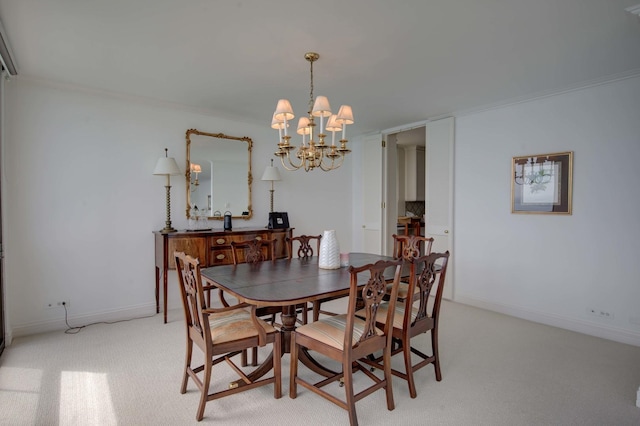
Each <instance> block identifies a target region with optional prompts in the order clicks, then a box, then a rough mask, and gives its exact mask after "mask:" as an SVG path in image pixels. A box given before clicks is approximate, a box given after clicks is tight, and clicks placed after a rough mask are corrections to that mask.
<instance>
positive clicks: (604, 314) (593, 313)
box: [587, 308, 614, 319]
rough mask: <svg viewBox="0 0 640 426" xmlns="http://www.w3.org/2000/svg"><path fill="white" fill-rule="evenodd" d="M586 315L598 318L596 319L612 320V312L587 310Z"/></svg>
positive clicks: (594, 309)
mask: <svg viewBox="0 0 640 426" xmlns="http://www.w3.org/2000/svg"><path fill="white" fill-rule="evenodd" d="M587 314H589V315H591V316H594V317H598V318H606V319H613V318H614V315H613V312H608V311H605V310H604V309H597V308H587Z"/></svg>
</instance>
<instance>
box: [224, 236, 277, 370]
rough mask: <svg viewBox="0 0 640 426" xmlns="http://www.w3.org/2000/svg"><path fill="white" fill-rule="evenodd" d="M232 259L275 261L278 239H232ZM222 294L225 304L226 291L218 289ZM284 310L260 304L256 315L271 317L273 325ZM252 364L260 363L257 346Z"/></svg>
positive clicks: (244, 360) (245, 357)
mask: <svg viewBox="0 0 640 426" xmlns="http://www.w3.org/2000/svg"><path fill="white" fill-rule="evenodd" d="M230 245H231V259H232V260H233V264H234V265H237V264H239V263H243V262H244V263H253V264H255V263H259V262H264V261H267V260H270V261H275V260H276V241H275V240H264V239H258V238H253V239H250V240H244V241H231V243H230ZM218 292H219V295H220V300H222V301H223V304H226V303H228V302H226V300H225V298H224V293H223V292H222V291H221V290H218ZM281 312H282V308H281V307H279V306H259V307H258V308H257V309H256V315H257V316H258V317H259V318H263V317H267V316H268V317H269V322H270V323H271V325H274V326H275V325H276V315H277V314H279V313H281ZM246 365H247V351H243V353H242V366H246ZM251 365H254V366H255V365H258V350H257V348H253V356H252V359H251Z"/></svg>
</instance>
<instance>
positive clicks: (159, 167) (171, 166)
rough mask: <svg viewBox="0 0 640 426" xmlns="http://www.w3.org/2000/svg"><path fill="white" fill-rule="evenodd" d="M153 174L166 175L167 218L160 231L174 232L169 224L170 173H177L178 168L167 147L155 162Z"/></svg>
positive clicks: (178, 171) (164, 232)
mask: <svg viewBox="0 0 640 426" xmlns="http://www.w3.org/2000/svg"><path fill="white" fill-rule="evenodd" d="M153 174H154V175H157V176H166V177H167V184H166V185H165V188H166V198H167V199H166V208H167V218H166V221H165V225H164V228H163V229H161V230H160V232H162V233H163V234H167V233H169V232H175V231H176V230H175V229H174V228H173V227H172V226H171V175H179V174H180V169H179V168H178V164H177V163H176V160H175V158H173V157H169V149H168V148H165V149H164V157H161V158H160V159H159V160H158V162H157V163H156V168H155V169H154V170H153Z"/></svg>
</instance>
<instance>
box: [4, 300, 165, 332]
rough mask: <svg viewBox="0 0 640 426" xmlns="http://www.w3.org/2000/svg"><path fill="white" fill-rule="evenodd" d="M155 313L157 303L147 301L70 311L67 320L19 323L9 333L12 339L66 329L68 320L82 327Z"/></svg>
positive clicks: (73, 325) (73, 324)
mask: <svg viewBox="0 0 640 426" xmlns="http://www.w3.org/2000/svg"><path fill="white" fill-rule="evenodd" d="M154 314H156V305H155V303H145V304H142V305H136V306H128V307H126V308H122V309H113V310H107V311H101V312H92V313H88V314H81V315H74V314H73V313H72V312H70V313H69V314H68V316H67V321H65V319H64V316H63V317H62V318H56V319H54V320H48V321H37V322H32V323H27V324H18V325H16V326H12V327H11V330H9V332H8V333H7V334H8V335H10V336H11V338H12V339H14V338H16V337H20V336H28V335H31V334H39V333H48V332H51V331H58V330H66V329H67V328H68V326H67V322H68V323H69V325H71V326H72V327H81V326H83V325H88V324H93V323H97V322H113V321H122V320H130V319H134V318H140V317H146V316H150V315H154ZM158 315H160V314H158Z"/></svg>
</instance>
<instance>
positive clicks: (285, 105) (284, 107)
mask: <svg viewBox="0 0 640 426" xmlns="http://www.w3.org/2000/svg"><path fill="white" fill-rule="evenodd" d="M273 116H274V117H275V118H276V119H277V120H278V121H284V120H285V119H286V120H293V118H294V117H295V115H293V108H291V103H290V102H289V101H288V100H286V99H280V100H279V101H278V105H277V106H276V112H275V113H274V114H273Z"/></svg>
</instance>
